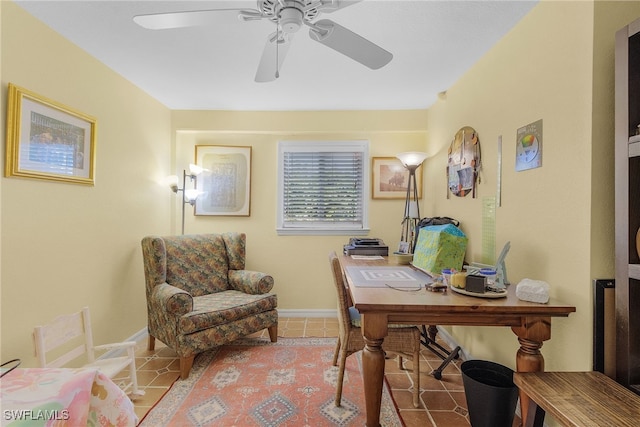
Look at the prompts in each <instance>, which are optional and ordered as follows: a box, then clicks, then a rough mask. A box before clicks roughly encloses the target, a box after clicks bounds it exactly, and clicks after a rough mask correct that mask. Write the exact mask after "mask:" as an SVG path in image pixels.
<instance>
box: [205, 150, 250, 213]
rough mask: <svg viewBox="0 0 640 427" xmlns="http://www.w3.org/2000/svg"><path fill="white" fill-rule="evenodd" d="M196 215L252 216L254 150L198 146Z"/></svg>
mask: <svg viewBox="0 0 640 427" xmlns="http://www.w3.org/2000/svg"><path fill="white" fill-rule="evenodd" d="M196 163H197V164H198V166H201V167H203V168H204V171H203V173H202V174H201V175H199V176H198V177H197V178H196V189H198V190H199V191H201V192H202V195H201V196H200V197H198V199H197V200H196V204H195V214H196V215H218V216H250V214H251V211H250V205H251V147H236V146H222V145H196Z"/></svg>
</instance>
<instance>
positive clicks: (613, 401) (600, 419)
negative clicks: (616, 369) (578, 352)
mask: <svg viewBox="0 0 640 427" xmlns="http://www.w3.org/2000/svg"><path fill="white" fill-rule="evenodd" d="M513 382H514V383H515V384H516V385H517V386H518V387H519V388H520V390H521V391H522V392H523V393H525V394H526V395H528V396H529V397H530V400H529V411H528V418H523V422H524V425H525V426H526V427H542V426H543V423H544V416H545V412H548V413H549V414H551V415H552V416H553V417H554V418H555V419H556V420H557V421H558V422H559V423H560V424H562V425H563V426H584V427H601V426H611V427H635V426H637V425H638V424H639V423H640V396H638V395H636V394H634V393H632V392H631V391H629V390H627V389H626V388H624V387H623V386H621V385H620V384H618V383H616V382H615V381H613V380H612V379H611V378H609V377H607V376H606V375H604V374H602V373H600V372H527V373H521V372H516V374H515V375H514V376H513Z"/></svg>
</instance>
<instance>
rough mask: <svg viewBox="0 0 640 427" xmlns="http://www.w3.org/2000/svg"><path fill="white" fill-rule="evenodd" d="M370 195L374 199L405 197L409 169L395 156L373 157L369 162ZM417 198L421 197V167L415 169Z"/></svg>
mask: <svg viewBox="0 0 640 427" xmlns="http://www.w3.org/2000/svg"><path fill="white" fill-rule="evenodd" d="M371 175H372V177H371V178H372V179H371V187H372V188H371V197H372V198H374V199H406V198H407V187H408V185H409V171H408V170H407V168H405V167H404V166H403V164H402V162H401V161H400V160H398V158H396V157H373V158H372V164H371ZM416 183H417V184H418V186H417V187H418V198H419V199H421V198H422V168H421V167H420V168H418V169H417V170H416Z"/></svg>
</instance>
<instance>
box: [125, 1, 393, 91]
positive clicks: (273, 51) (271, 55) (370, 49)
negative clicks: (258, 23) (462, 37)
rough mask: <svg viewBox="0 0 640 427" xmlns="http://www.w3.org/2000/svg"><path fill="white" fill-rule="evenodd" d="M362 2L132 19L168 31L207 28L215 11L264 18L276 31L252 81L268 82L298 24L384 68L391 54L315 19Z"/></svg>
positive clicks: (264, 4) (283, 4) (268, 5)
mask: <svg viewBox="0 0 640 427" xmlns="http://www.w3.org/2000/svg"><path fill="white" fill-rule="evenodd" d="M359 1H362V0H257V9H211V10H198V11H185V12H170V13H156V14H148V15H137V16H134V18H133V20H134V22H136V23H137V24H138V25H140V26H141V27H143V28H147V29H150V30H165V29H171V28H183V27H193V26H201V25H211V24H213V23H214V22H215V15H216V14H218V13H219V12H228V11H237V13H238V18H239V19H240V20H242V21H254V20H261V19H268V20H270V21H272V22H274V23H275V24H276V31H275V32H274V33H272V34H270V35H269V36H268V37H267V42H266V43H265V47H264V50H263V52H262V57H261V58H260V63H259V64H258V71H257V72H256V77H255V81H256V82H269V81H273V80H275V79H277V78H278V77H279V70H280V68H281V67H282V63H283V61H284V58H285V57H286V55H287V51H288V50H289V46H290V44H291V41H292V39H293V36H294V34H295V33H296V32H298V30H300V28H301V27H302V25H303V24H304V25H306V26H307V27H309V37H310V38H311V39H312V40H315V41H317V42H319V43H322V44H323V45H325V46H327V47H330V48H331V49H334V50H335V51H337V52H340V53H342V54H343V55H346V56H348V57H349V58H351V59H353V60H355V61H357V62H359V63H361V64H362V65H365V66H367V67H369V68H371V69H373V70H377V69H378V68H381V67H384V66H385V65H387V64H388V63H389V62H390V61H391V59H392V58H393V55H392V54H391V53H390V52H388V51H386V50H385V49H383V48H381V47H380V46H378V45H376V44H375V43H373V42H371V41H369V40H367V39H365V38H364V37H362V36H360V35H358V34H356V33H354V32H353V31H351V30H349V29H347V28H345V27H343V26H341V25H339V24H337V23H336V22H334V21H331V20H329V19H320V20H316V18H317V17H318V16H319V15H321V14H323V13H332V12H335V11H337V10H340V9H344V8H345V7H347V6H350V5H352V4H354V3H358V2H359Z"/></svg>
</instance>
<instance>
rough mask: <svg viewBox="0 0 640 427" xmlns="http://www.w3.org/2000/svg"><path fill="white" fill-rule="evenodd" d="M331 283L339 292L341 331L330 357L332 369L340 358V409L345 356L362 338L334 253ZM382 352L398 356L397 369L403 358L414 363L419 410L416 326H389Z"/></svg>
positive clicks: (359, 347) (361, 343)
mask: <svg viewBox="0 0 640 427" xmlns="http://www.w3.org/2000/svg"><path fill="white" fill-rule="evenodd" d="M329 263H330V265H331V271H332V273H333V279H334V280H333V281H334V284H335V287H336V291H337V293H338V325H339V329H340V332H339V334H338V342H337V343H336V349H335V351H334V354H333V366H337V364H338V363H337V362H338V356H340V368H339V371H338V383H337V386H336V400H335V405H336V406H340V403H341V399H342V382H343V380H344V368H345V364H346V361H347V356H349V355H351V354H353V353H356V352H358V351H360V350H362V349H363V348H364V338H363V337H362V330H361V329H360V313H358V311H357V310H356V309H355V307H353V303H352V302H351V298H350V296H349V290H348V287H347V283H346V281H345V279H344V273H343V271H342V267H341V266H340V261H339V260H338V256H337V255H336V253H335V252H331V253H330V254H329ZM382 346H383V348H384V350H385V351H388V352H391V353H396V354H397V355H398V367H399V368H400V369H403V363H402V359H403V358H407V359H409V360H411V361H413V375H412V379H413V406H415V407H416V408H419V407H420V330H419V329H418V328H417V327H415V326H407V325H391V324H390V325H389V333H388V335H387V336H386V338H385V339H384V343H383V344H382Z"/></svg>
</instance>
